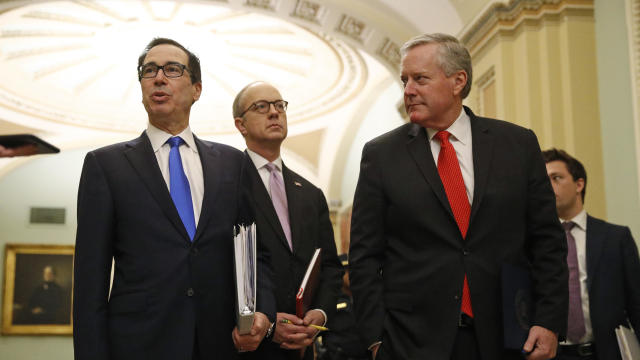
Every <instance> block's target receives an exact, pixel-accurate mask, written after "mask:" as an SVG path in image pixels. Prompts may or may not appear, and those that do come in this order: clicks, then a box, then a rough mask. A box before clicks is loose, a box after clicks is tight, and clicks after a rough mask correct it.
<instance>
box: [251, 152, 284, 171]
mask: <svg viewBox="0 0 640 360" xmlns="http://www.w3.org/2000/svg"><path fill="white" fill-rule="evenodd" d="M247 153H248V154H249V157H250V158H251V161H253V164H254V165H255V166H256V169H262V168H263V167H264V166H265V165H267V164H268V163H270V162H272V163H273V164H274V165H275V166H276V168H277V169H278V171H280V172H282V158H281V157H280V156H278V158H277V159H275V160H273V161H269V160H267V159H265V158H264V157H262V155H260V154H258V153H257V152H255V151H251V150H249V149H247Z"/></svg>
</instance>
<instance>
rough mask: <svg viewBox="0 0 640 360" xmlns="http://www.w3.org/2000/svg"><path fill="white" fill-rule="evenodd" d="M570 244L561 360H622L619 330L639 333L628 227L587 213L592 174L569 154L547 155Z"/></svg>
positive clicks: (635, 264)
mask: <svg viewBox="0 0 640 360" xmlns="http://www.w3.org/2000/svg"><path fill="white" fill-rule="evenodd" d="M542 155H543V157H544V160H545V162H546V163H547V174H548V175H549V180H551V185H552V186H553V191H554V192H555V194H556V208H557V209H558V216H559V217H560V221H561V222H562V226H563V227H564V229H565V236H566V239H567V248H568V249H569V251H568V254H567V264H568V265H569V316H568V321H567V323H568V324H567V325H568V327H567V339H566V341H564V342H562V343H560V346H559V348H558V357H557V359H558V360H577V359H582V360H596V359H600V360H619V359H620V352H619V350H618V343H617V340H616V335H615V328H616V327H617V326H618V325H621V324H627V320H628V322H629V323H631V325H633V328H634V329H635V331H636V336H638V335H639V334H640V333H639V332H638V331H640V283H639V282H638V278H637V277H638V274H640V259H639V258H638V249H637V247H636V243H635V241H634V240H633V237H632V236H631V231H630V230H629V228H628V227H626V226H620V225H614V224H611V223H608V222H606V221H603V220H600V219H597V218H594V217H593V216H591V215H589V214H587V212H586V210H585V209H584V196H585V194H586V191H587V172H586V170H585V168H584V166H583V165H582V163H580V161H578V160H577V159H576V158H574V157H572V156H571V155H569V154H567V153H566V152H565V151H564V150H559V149H549V150H546V151H543V152H542Z"/></svg>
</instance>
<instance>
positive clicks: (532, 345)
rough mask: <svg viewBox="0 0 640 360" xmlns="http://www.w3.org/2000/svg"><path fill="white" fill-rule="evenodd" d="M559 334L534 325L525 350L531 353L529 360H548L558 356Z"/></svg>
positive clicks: (530, 330) (525, 344)
mask: <svg viewBox="0 0 640 360" xmlns="http://www.w3.org/2000/svg"><path fill="white" fill-rule="evenodd" d="M557 349H558V336H557V335H556V334H555V333H554V332H552V331H550V330H547V329H545V328H543V327H542V326H532V327H531V329H529V337H528V338H527V342H525V343H524V347H523V350H524V351H526V352H527V353H531V354H530V355H529V356H527V360H547V359H553V358H554V357H555V356H556V350H557Z"/></svg>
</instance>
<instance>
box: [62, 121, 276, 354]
mask: <svg viewBox="0 0 640 360" xmlns="http://www.w3.org/2000/svg"><path fill="white" fill-rule="evenodd" d="M194 139H195V142H196V145H197V148H198V153H199V155H200V160H201V162H202V170H203V176H204V198H203V202H202V211H201V215H200V219H199V222H198V226H197V229H196V234H195V237H194V239H193V242H191V241H190V239H189V236H188V234H187V231H186V229H185V227H184V225H183V224H182V221H181V220H180V217H179V215H178V212H177V210H176V208H175V205H174V204H173V201H172V200H171V197H170V194H169V190H168V188H167V184H166V183H165V181H164V179H163V177H162V174H161V172H160V168H159V166H158V163H157V160H156V157H155V155H154V153H153V150H152V147H151V143H150V142H149V139H148V137H147V136H146V134H145V133H143V134H142V135H141V136H140V137H138V138H136V139H134V140H132V141H128V142H124V143H119V144H115V145H111V146H107V147H104V148H101V149H98V150H95V151H91V152H89V153H88V154H87V156H86V158H85V162H84V167H83V170H82V177H81V179H80V188H79V191H78V230H77V237H76V254H75V275H74V311H73V327H74V349H75V358H76V359H77V360H84V359H92V360H95V359H98V360H108V359H114V360H115V359H117V360H127V359H131V360H143V359H154V360H158V359H160V360H162V359H166V360H178V359H184V360H192V359H193V357H194V349H195V347H196V345H197V349H195V350H196V351H195V352H196V353H197V354H199V357H200V358H202V359H233V358H235V357H236V356H237V352H236V351H235V348H234V346H233V341H232V338H231V332H232V330H233V328H234V326H235V316H234V313H235V312H234V310H235V306H236V305H235V282H234V275H233V272H232V271H233V241H232V238H233V227H234V225H236V224H237V223H238V222H241V221H249V220H251V218H252V216H253V215H252V214H253V212H252V210H251V208H250V205H249V201H247V199H246V191H245V190H244V189H245V188H246V185H245V184H244V183H243V163H244V156H245V155H244V154H243V153H242V152H240V151H238V150H236V149H234V148H231V147H229V146H226V145H221V144H216V143H212V142H208V141H202V140H199V139H197V138H195V137H194ZM264 255H265V253H264V252H262V251H261V249H259V263H258V266H259V267H260V268H259V276H258V291H259V296H258V300H259V304H258V307H259V311H262V312H263V313H266V314H267V315H268V316H269V317H270V318H271V319H272V320H273V319H274V318H275V299H274V298H273V294H272V292H271V291H272V289H271V283H270V273H269V268H268V267H264V265H265V264H268V261H269V260H268V259H265V258H264ZM112 258H113V259H114V260H115V270H114V278H113V288H112V289H111V294H110V296H109V276H110V274H111V263H112Z"/></svg>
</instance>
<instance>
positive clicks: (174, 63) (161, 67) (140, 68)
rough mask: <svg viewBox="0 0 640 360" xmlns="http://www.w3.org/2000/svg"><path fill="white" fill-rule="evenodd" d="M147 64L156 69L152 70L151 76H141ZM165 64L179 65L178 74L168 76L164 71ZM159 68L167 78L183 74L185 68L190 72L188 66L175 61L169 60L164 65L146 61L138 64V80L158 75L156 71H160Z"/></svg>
mask: <svg viewBox="0 0 640 360" xmlns="http://www.w3.org/2000/svg"><path fill="white" fill-rule="evenodd" d="M147 66H155V67H156V68H157V69H156V71H154V74H153V76H142V70H143V69H144V68H145V67H147ZM165 66H178V67H180V69H181V70H182V71H181V72H180V75H177V76H169V75H167V73H166V72H165V71H164V68H165ZM160 70H162V73H163V74H164V76H166V77H167V78H169V79H176V78H179V77H181V76H182V75H184V71H185V70H187V71H189V72H191V70H189V68H188V67H187V65H184V64H180V63H177V62H170V63H166V64H164V65H158V64H154V63H147V64H142V65H140V66H138V80H142V79H153V78H154V77H156V76H158V73H159V72H160Z"/></svg>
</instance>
